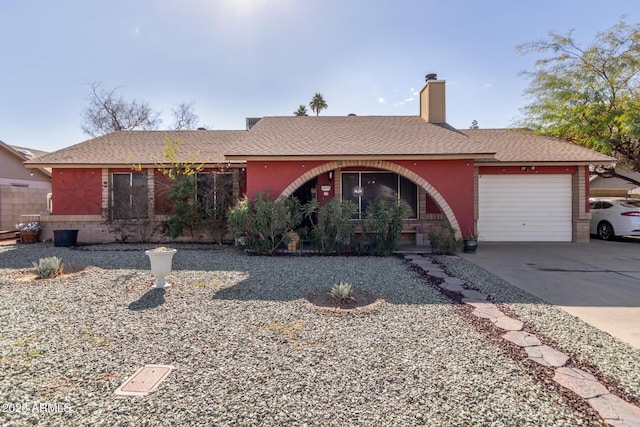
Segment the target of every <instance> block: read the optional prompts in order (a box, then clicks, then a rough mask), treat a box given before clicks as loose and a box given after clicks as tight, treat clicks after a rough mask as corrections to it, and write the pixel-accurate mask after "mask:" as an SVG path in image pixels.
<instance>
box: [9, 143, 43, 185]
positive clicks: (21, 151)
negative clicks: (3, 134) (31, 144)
mask: <svg viewBox="0 0 640 427" xmlns="http://www.w3.org/2000/svg"><path fill="white" fill-rule="evenodd" d="M0 148H1V149H4V150H5V151H6V152H8V153H9V154H10V155H11V156H13V157H15V158H16V159H17V160H18V161H19V162H21V163H26V161H28V160H30V159H33V158H34V157H36V156H38V155H40V154H45V153H46V151H40V150H34V149H31V148H25V147H18V146H16V145H9V144H7V143H5V142H3V141H0ZM38 170H39V171H40V172H41V173H42V174H43V175H45V176H46V177H48V178H51V170H50V169H47V168H38ZM32 175H33V174H32Z"/></svg>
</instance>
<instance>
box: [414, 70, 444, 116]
mask: <svg viewBox="0 0 640 427" xmlns="http://www.w3.org/2000/svg"><path fill="white" fill-rule="evenodd" d="M425 80H426V81H427V84H426V85H425V86H424V88H422V90H421V91H420V117H422V118H423V119H424V120H425V121H426V122H428V123H446V121H447V111H446V106H445V83H446V82H445V81H444V80H438V76H437V75H436V74H427V76H426V78H425Z"/></svg>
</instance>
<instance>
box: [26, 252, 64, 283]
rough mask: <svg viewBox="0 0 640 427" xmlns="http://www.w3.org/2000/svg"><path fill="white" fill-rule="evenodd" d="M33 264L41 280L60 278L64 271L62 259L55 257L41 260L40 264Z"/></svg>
mask: <svg viewBox="0 0 640 427" xmlns="http://www.w3.org/2000/svg"><path fill="white" fill-rule="evenodd" d="M32 264H33V266H34V267H35V269H36V274H37V275H38V277H39V278H40V279H50V278H53V277H56V276H59V275H61V274H62V270H63V269H64V265H63V264H62V259H61V258H58V257H55V256H52V257H47V258H40V259H39V260H38V262H33V263H32Z"/></svg>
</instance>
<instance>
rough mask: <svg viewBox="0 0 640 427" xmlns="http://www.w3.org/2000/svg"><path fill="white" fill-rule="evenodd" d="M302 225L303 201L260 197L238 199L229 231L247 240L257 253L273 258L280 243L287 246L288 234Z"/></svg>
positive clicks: (232, 213) (232, 212) (231, 213)
mask: <svg viewBox="0 0 640 427" xmlns="http://www.w3.org/2000/svg"><path fill="white" fill-rule="evenodd" d="M301 222H302V210H301V207H300V202H299V201H298V199H295V198H287V199H282V200H273V199H270V198H269V197H267V196H266V195H264V194H258V195H257V196H256V197H255V198H254V199H253V200H249V199H248V198H247V197H245V198H243V199H241V200H239V201H238V202H237V203H236V204H235V206H233V207H232V208H231V209H230V210H229V228H230V229H231V231H232V232H233V234H234V236H235V237H244V238H246V239H247V246H248V247H249V248H250V249H252V250H254V251H255V252H256V253H258V254H266V255H272V254H274V253H275V251H276V250H277V249H278V247H279V246H280V244H283V243H284V244H288V243H289V241H290V239H289V236H288V235H287V233H289V232H291V231H293V230H295V229H296V228H297V227H298V226H299V225H300V223H301Z"/></svg>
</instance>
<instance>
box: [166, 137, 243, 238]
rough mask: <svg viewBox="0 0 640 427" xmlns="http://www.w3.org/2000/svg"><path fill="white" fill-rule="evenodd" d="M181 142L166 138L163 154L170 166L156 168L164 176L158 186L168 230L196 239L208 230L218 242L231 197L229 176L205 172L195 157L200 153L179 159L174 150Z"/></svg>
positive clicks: (224, 225)
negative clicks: (163, 181) (163, 202)
mask: <svg viewBox="0 0 640 427" xmlns="http://www.w3.org/2000/svg"><path fill="white" fill-rule="evenodd" d="M181 144H182V143H181V142H180V141H173V140H170V139H168V138H167V142H166V145H165V153H164V157H165V159H166V160H167V161H168V163H169V166H164V165H161V166H160V167H159V168H158V169H159V170H160V171H161V172H162V174H163V176H164V177H165V178H166V179H167V182H166V183H165V184H164V185H163V186H162V187H161V189H160V194H162V195H164V196H165V198H166V201H167V205H166V209H167V221H166V226H167V234H168V235H169V236H170V237H172V238H176V237H178V236H180V235H182V234H184V233H185V232H189V233H190V235H191V238H192V240H193V241H195V242H197V241H199V240H200V236H201V235H202V234H204V233H209V234H211V235H213V236H217V240H218V242H221V241H222V234H223V231H224V230H225V229H226V219H227V218H226V213H227V210H228V208H229V206H230V205H231V201H232V197H233V183H232V180H231V176H230V175H229V174H218V173H215V172H206V171H205V170H204V163H197V162H196V160H195V159H196V158H197V157H198V155H199V153H196V154H195V155H194V156H193V158H191V159H187V160H180V159H179V158H178V153H177V150H178V148H179V147H180V146H181Z"/></svg>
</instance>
